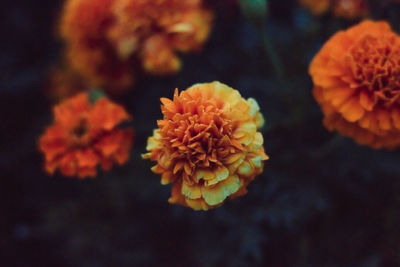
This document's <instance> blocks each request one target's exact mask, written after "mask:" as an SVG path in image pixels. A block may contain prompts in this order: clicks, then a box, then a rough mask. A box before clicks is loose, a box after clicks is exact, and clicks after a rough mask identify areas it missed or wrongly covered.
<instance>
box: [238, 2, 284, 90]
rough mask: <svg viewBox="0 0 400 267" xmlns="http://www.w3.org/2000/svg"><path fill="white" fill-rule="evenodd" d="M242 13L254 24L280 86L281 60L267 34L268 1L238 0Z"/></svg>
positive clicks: (282, 75) (282, 77)
mask: <svg viewBox="0 0 400 267" xmlns="http://www.w3.org/2000/svg"><path fill="white" fill-rule="evenodd" d="M239 4H240V7H241V10H242V12H243V14H244V15H245V16H246V17H247V19H248V20H249V22H250V23H252V24H253V25H255V26H256V27H257V29H258V31H259V34H260V36H261V37H262V42H263V50H264V52H265V54H266V56H267V57H268V59H269V62H270V64H271V67H272V69H273V71H274V73H275V75H276V77H277V78H278V80H279V82H280V84H281V85H282V87H286V85H285V84H284V80H285V79H284V71H283V65H282V63H281V60H280V58H279V56H278V54H277V52H276V49H275V48H274V46H273V44H272V41H271V39H270V38H269V36H268V34H267V27H266V23H267V14H268V1H267V0H240V1H239Z"/></svg>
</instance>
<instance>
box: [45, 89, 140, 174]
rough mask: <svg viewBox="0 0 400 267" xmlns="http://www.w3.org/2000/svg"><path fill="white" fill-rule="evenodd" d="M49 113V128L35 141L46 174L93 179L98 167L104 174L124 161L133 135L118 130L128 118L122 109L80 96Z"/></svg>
mask: <svg viewBox="0 0 400 267" xmlns="http://www.w3.org/2000/svg"><path fill="white" fill-rule="evenodd" d="M53 114H54V123H53V125H51V126H50V127H48V128H47V129H46V131H45V133H44V134H43V135H42V136H41V137H40V140H39V149H40V151H41V152H43V154H44V156H45V170H46V172H47V173H49V174H53V173H54V172H55V171H56V170H57V169H59V170H60V172H61V173H62V174H63V175H65V176H78V177H79V178H85V177H89V176H92V177H93V176H96V173H97V166H98V165H100V166H101V167H102V169H103V170H106V171H107V170H110V169H111V168H112V166H113V165H114V164H115V163H117V164H119V165H122V164H124V163H125V162H126V161H127V160H128V158H129V151H130V148H131V146H132V139H133V135H134V132H133V130H132V129H122V128H119V127H118V125H120V124H121V123H122V122H125V121H128V120H130V119H131V117H130V116H129V114H128V113H127V112H126V111H125V109H124V108H123V107H121V106H119V105H117V104H115V103H113V102H111V101H110V100H108V99H107V98H105V97H100V98H99V99H98V100H97V101H96V102H95V103H91V101H90V99H89V95H88V94H87V93H81V94H78V95H76V96H74V97H72V98H69V99H67V100H65V101H63V102H62V103H60V104H59V105H57V106H55V107H54V110H53Z"/></svg>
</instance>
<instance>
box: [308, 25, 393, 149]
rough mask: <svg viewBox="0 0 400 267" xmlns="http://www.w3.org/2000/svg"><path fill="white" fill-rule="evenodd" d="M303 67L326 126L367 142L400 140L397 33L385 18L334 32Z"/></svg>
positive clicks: (382, 143) (386, 144)
mask: <svg viewBox="0 0 400 267" xmlns="http://www.w3.org/2000/svg"><path fill="white" fill-rule="evenodd" d="M309 73H310V75H311V76H312V79H313V82H314V96H315V98H316V100H317V102H318V103H319V104H320V105H321V107H322V111H323V113H324V116H325V117H324V124H325V126H326V127H327V128H328V129H329V130H331V131H332V130H337V131H338V132H340V133H342V134H343V135H345V136H349V137H352V138H353V139H354V140H355V141H356V142H358V143H360V144H365V145H369V146H371V147H373V148H396V147H399V146H400V36H399V35H397V34H396V33H394V32H393V31H392V30H391V28H390V26H389V24H388V23H386V22H383V21H382V22H373V21H364V22H361V23H360V24H358V25H356V26H353V27H351V28H349V29H348V30H346V31H340V32H338V33H336V34H335V35H334V36H333V37H331V39H330V40H328V41H327V42H326V44H325V45H324V46H323V47H322V49H321V50H320V51H319V52H318V54H317V55H316V56H315V58H314V59H313V61H312V62H311V65H310V68H309Z"/></svg>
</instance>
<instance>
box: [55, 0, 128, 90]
mask: <svg viewBox="0 0 400 267" xmlns="http://www.w3.org/2000/svg"><path fill="white" fill-rule="evenodd" d="M116 1H118V0H95V1H94V0H67V1H66V2H65V6H64V10H63V15H62V19H61V24H60V31H61V36H62V38H63V39H64V40H65V42H66V60H67V62H68V64H69V65H70V66H71V67H72V68H73V69H74V70H75V71H77V72H78V73H80V74H81V75H82V76H83V77H84V78H85V79H87V80H88V82H89V84H90V85H91V86H100V87H103V86H105V87H112V88H113V90H115V89H116V88H117V89H118V88H126V87H129V86H130V85H131V84H132V83H133V73H132V69H131V66H130V64H129V62H128V59H127V58H124V59H122V58H120V57H119V56H118V54H117V53H116V51H115V50H114V48H113V45H112V43H111V42H110V40H109V39H108V37H107V32H108V31H109V29H110V27H111V26H112V25H113V23H114V20H115V18H114V15H113V13H112V10H111V8H112V5H113V4H114V3H115V2H116Z"/></svg>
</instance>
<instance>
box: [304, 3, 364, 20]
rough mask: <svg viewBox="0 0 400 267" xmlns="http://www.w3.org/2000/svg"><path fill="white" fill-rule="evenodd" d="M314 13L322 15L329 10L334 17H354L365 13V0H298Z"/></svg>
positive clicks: (362, 15)
mask: <svg viewBox="0 0 400 267" xmlns="http://www.w3.org/2000/svg"><path fill="white" fill-rule="evenodd" d="M299 2H300V4H301V5H303V6H304V7H306V8H308V9H309V10H310V11H311V12H312V13H313V14H315V15H323V14H325V13H327V12H329V11H331V12H332V13H333V15H334V16H336V17H343V18H347V19H354V18H360V17H365V16H366V15H367V6H366V5H365V0H299Z"/></svg>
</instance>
